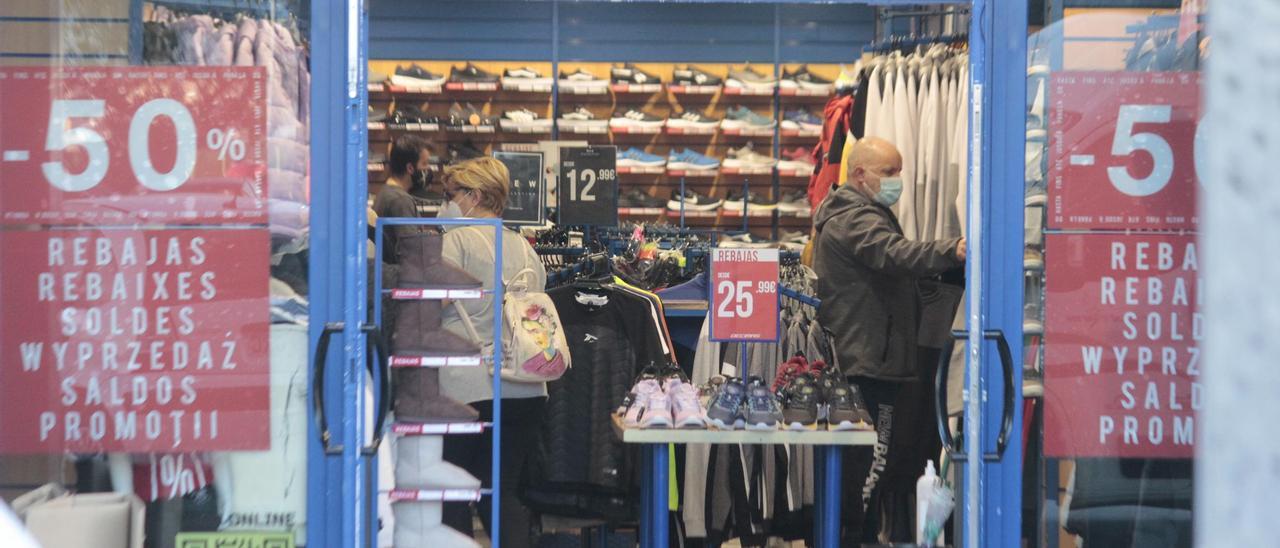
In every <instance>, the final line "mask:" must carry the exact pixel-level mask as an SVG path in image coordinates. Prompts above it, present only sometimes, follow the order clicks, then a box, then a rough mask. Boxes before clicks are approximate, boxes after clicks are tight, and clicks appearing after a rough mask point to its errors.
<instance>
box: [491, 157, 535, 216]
mask: <svg viewBox="0 0 1280 548" xmlns="http://www.w3.org/2000/svg"><path fill="white" fill-rule="evenodd" d="M493 157H494V158H497V159H498V161H500V162H502V163H503V164H505V165H506V166H507V171H510V172H511V187H510V188H509V189H508V191H507V209H506V211H504V212H503V213H502V222H504V223H506V224H509V225H541V224H544V223H545V222H546V221H547V185H546V181H545V180H544V179H543V177H542V153H541V152H494V153H493Z"/></svg>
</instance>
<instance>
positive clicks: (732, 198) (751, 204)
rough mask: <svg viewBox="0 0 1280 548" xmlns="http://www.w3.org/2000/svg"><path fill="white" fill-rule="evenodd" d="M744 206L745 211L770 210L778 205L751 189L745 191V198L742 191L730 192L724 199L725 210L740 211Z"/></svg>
mask: <svg viewBox="0 0 1280 548" xmlns="http://www.w3.org/2000/svg"><path fill="white" fill-rule="evenodd" d="M744 203H745V204H746V205H745V206H744V205H743V204H744ZM744 207H745V208H746V210H747V211H772V210H774V209H775V208H777V207H778V203H777V202H775V201H773V200H770V199H768V198H765V197H764V196H761V195H759V194H756V193H754V192H751V191H748V192H747V195H746V199H745V200H744V199H743V196H742V191H735V192H730V193H729V196H728V197H726V198H725V199H724V209H725V211H742V210H743V208H744Z"/></svg>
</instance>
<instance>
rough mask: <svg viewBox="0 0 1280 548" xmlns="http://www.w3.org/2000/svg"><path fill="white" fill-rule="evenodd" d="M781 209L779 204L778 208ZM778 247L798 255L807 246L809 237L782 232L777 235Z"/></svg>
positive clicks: (803, 234) (796, 233)
mask: <svg viewBox="0 0 1280 548" xmlns="http://www.w3.org/2000/svg"><path fill="white" fill-rule="evenodd" d="M778 208H779V209H781V208H782V206H781V204H779V206H778ZM778 245H779V246H780V247H781V248H782V249H786V250H788V251H794V252H796V253H800V252H803V251H804V246H806V245H809V235H808V234H805V233H803V232H791V231H787V230H784V231H782V234H779V235H778Z"/></svg>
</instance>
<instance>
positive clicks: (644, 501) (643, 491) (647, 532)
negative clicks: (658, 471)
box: [636, 445, 656, 548]
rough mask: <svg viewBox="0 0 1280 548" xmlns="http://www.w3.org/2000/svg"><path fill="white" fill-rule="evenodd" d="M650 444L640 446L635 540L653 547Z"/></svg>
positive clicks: (643, 546) (651, 456)
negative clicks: (638, 520) (638, 521)
mask: <svg viewBox="0 0 1280 548" xmlns="http://www.w3.org/2000/svg"><path fill="white" fill-rule="evenodd" d="M649 448H650V445H641V446H640V527H639V528H638V530H637V531H636V537H637V538H636V542H637V543H638V544H640V548H653V547H654V546H656V545H655V544H654V543H653V527H652V526H651V524H652V523H653V520H654V519H655V516H654V515H653V484H654V478H653V476H654V470H653V452H652V451H650V450H649Z"/></svg>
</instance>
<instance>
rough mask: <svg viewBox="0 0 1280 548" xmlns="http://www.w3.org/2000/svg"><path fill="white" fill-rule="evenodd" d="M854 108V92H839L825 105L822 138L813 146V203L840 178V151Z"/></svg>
mask: <svg viewBox="0 0 1280 548" xmlns="http://www.w3.org/2000/svg"><path fill="white" fill-rule="evenodd" d="M852 112H853V96H851V95H837V96H836V97H833V98H832V99H831V100H830V101H827V106H826V107H825V108H823V109H822V138H821V139H820V140H819V141H818V145H817V146H815V147H813V165H815V166H817V167H816V168H815V169H814V170H813V175H812V176H810V177H809V205H810V206H812V207H813V210H814V211H815V212H816V211H817V210H818V205H819V204H821V203H822V200H823V199H825V198H826V197H827V193H829V192H831V187H833V186H835V184H836V183H837V182H839V181H840V169H841V166H840V155H841V154H842V153H844V141H845V138H846V137H847V136H848V133H849V115H850V113H852Z"/></svg>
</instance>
